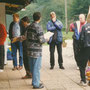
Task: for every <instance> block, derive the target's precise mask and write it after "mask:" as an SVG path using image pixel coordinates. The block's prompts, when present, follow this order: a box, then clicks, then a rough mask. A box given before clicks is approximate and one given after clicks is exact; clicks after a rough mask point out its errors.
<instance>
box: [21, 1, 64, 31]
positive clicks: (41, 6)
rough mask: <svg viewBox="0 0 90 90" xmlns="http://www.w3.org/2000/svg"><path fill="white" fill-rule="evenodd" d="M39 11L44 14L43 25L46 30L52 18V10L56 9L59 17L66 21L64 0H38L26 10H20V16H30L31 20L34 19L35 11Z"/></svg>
mask: <svg viewBox="0 0 90 90" xmlns="http://www.w3.org/2000/svg"><path fill="white" fill-rule="evenodd" d="M36 11H39V12H41V14H42V22H41V23H42V26H43V28H44V30H46V24H47V22H48V21H49V20H50V12H51V11H55V12H56V14H57V18H58V19H59V20H61V21H62V22H63V24H64V23H65V13H64V12H65V11H64V1H63V0H37V2H36V3H31V4H30V5H29V6H27V7H26V10H25V11H20V12H19V14H20V17H21V18H22V17H24V16H28V17H29V18H30V21H33V19H32V15H33V13H34V12H36Z"/></svg>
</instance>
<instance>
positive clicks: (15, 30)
mask: <svg viewBox="0 0 90 90" xmlns="http://www.w3.org/2000/svg"><path fill="white" fill-rule="evenodd" d="M20 35H21V27H20V21H19V15H18V14H14V15H13V22H12V23H11V24H10V27H9V38H10V40H11V42H12V40H13V38H15V37H20ZM11 48H12V55H13V66H14V68H13V70H16V69H18V70H20V69H22V66H23V51H22V50H23V48H22V42H20V41H16V42H14V43H11ZM17 49H18V50H19V67H18V65H17Z"/></svg>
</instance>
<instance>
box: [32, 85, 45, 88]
mask: <svg viewBox="0 0 90 90" xmlns="http://www.w3.org/2000/svg"><path fill="white" fill-rule="evenodd" d="M42 88H44V85H43V84H40V85H39V87H35V86H33V89H42Z"/></svg>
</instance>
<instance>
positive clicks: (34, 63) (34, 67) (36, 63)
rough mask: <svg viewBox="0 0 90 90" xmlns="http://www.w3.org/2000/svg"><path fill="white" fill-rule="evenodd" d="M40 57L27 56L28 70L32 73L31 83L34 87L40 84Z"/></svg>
mask: <svg viewBox="0 0 90 90" xmlns="http://www.w3.org/2000/svg"><path fill="white" fill-rule="evenodd" d="M41 58H42V57H38V58H32V57H29V64H30V71H31V73H32V85H33V86H34V87H39V85H40V69H41Z"/></svg>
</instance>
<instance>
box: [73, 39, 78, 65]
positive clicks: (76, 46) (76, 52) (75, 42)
mask: <svg viewBox="0 0 90 90" xmlns="http://www.w3.org/2000/svg"><path fill="white" fill-rule="evenodd" d="M78 43H79V42H78V40H75V39H73V51H74V58H75V61H76V64H77V66H79V65H78V62H79V47H78Z"/></svg>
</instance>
